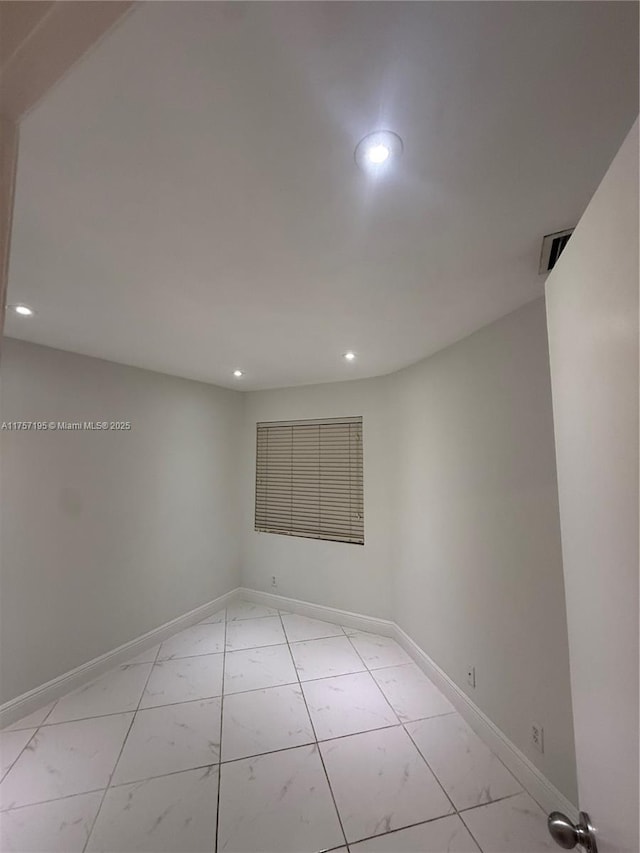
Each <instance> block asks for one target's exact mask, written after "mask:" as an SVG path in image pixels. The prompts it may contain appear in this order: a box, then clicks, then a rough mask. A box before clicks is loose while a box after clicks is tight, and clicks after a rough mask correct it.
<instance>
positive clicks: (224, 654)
mask: <svg viewBox="0 0 640 853" xmlns="http://www.w3.org/2000/svg"><path fill="white" fill-rule="evenodd" d="M228 615H229V612H228V610H227V608H226V607H225V609H224V636H223V638H222V684H221V685H220V743H219V745H218V795H217V797H216V834H215V838H214V839H213V849H214V851H215V853H218V846H219V845H218V839H219V836H220V789H221V788H222V728H223V725H224V671H225V666H226V662H227V621H228V620H227V616H228Z"/></svg>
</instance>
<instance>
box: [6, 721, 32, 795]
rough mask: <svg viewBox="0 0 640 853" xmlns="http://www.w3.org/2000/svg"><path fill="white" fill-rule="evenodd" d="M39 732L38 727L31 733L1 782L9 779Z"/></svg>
mask: <svg viewBox="0 0 640 853" xmlns="http://www.w3.org/2000/svg"><path fill="white" fill-rule="evenodd" d="M17 731H19V732H28V731H29V729H17ZM39 731H40V726H37V727H36V728H35V729H34V730H33V732H32V733H31V737H29V738H28V739H27V742H26V743H25V745H24V746H23V747H22V749H21V750H20V752H19V753H18V754H17V755H16V757H15V758H14V760H13V761H12V762H11V764H10V765H9V766H8V767H7V769H6V770H5V771H4V773H3V774H2V775H1V776H0V782H3V781H4V780H5V779H6V778H7V776H8V775H9V773H11V771H12V770H13V768H14V767H15V766H16V763H17V762H18V761H19V760H20V758H21V757H22V755H23V753H24V751H25V750H26V748H27V747H28V746H29V744H30V743H31V741H32V740H33V739H34V737H35V736H36V735H37V734H38V732H39ZM5 811H8V809H5Z"/></svg>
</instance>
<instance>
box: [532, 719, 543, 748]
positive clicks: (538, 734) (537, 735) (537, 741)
mask: <svg viewBox="0 0 640 853" xmlns="http://www.w3.org/2000/svg"><path fill="white" fill-rule="evenodd" d="M531 743H532V744H533V746H534V747H535V749H537V750H538V752H544V729H543V728H542V726H539V725H538V724H537V723H533V724H532V725H531Z"/></svg>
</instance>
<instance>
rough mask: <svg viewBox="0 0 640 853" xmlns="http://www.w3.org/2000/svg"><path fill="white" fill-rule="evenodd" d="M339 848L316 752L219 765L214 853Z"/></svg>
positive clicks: (304, 852)
mask: <svg viewBox="0 0 640 853" xmlns="http://www.w3.org/2000/svg"><path fill="white" fill-rule="evenodd" d="M343 842H344V837H343V835H342V832H341V830H340V824H339V822H338V817H337V815H336V810H335V807H334V805H333V801H332V799H331V792H330V790H329V786H328V784H327V779H326V776H325V773H324V770H323V768H322V762H321V761H320V756H319V754H318V747H317V746H315V745H314V746H301V747H297V748H296V749H287V750H285V751H284V752H274V753H271V754H270V755H263V756H260V757H258V758H246V759H244V760H243V761H234V762H231V763H230V764H223V765H222V770H221V777H220V826H219V832H218V850H219V851H220V853H223V851H224V853H317V851H320V850H326V849H328V848H331V847H338V846H339V845H340V844H342V843H343Z"/></svg>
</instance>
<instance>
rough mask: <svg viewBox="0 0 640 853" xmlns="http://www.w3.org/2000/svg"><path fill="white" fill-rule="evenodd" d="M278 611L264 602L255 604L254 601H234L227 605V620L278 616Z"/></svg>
mask: <svg viewBox="0 0 640 853" xmlns="http://www.w3.org/2000/svg"><path fill="white" fill-rule="evenodd" d="M277 615H278V611H277V610H276V609H275V608H273V607H266V606H265V605H264V604H255V603H254V602H253V601H243V600H240V601H234V602H233V603H232V604H230V605H229V606H228V607H227V622H235V621H237V620H238V619H260V618H261V617H263V616H277Z"/></svg>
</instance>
